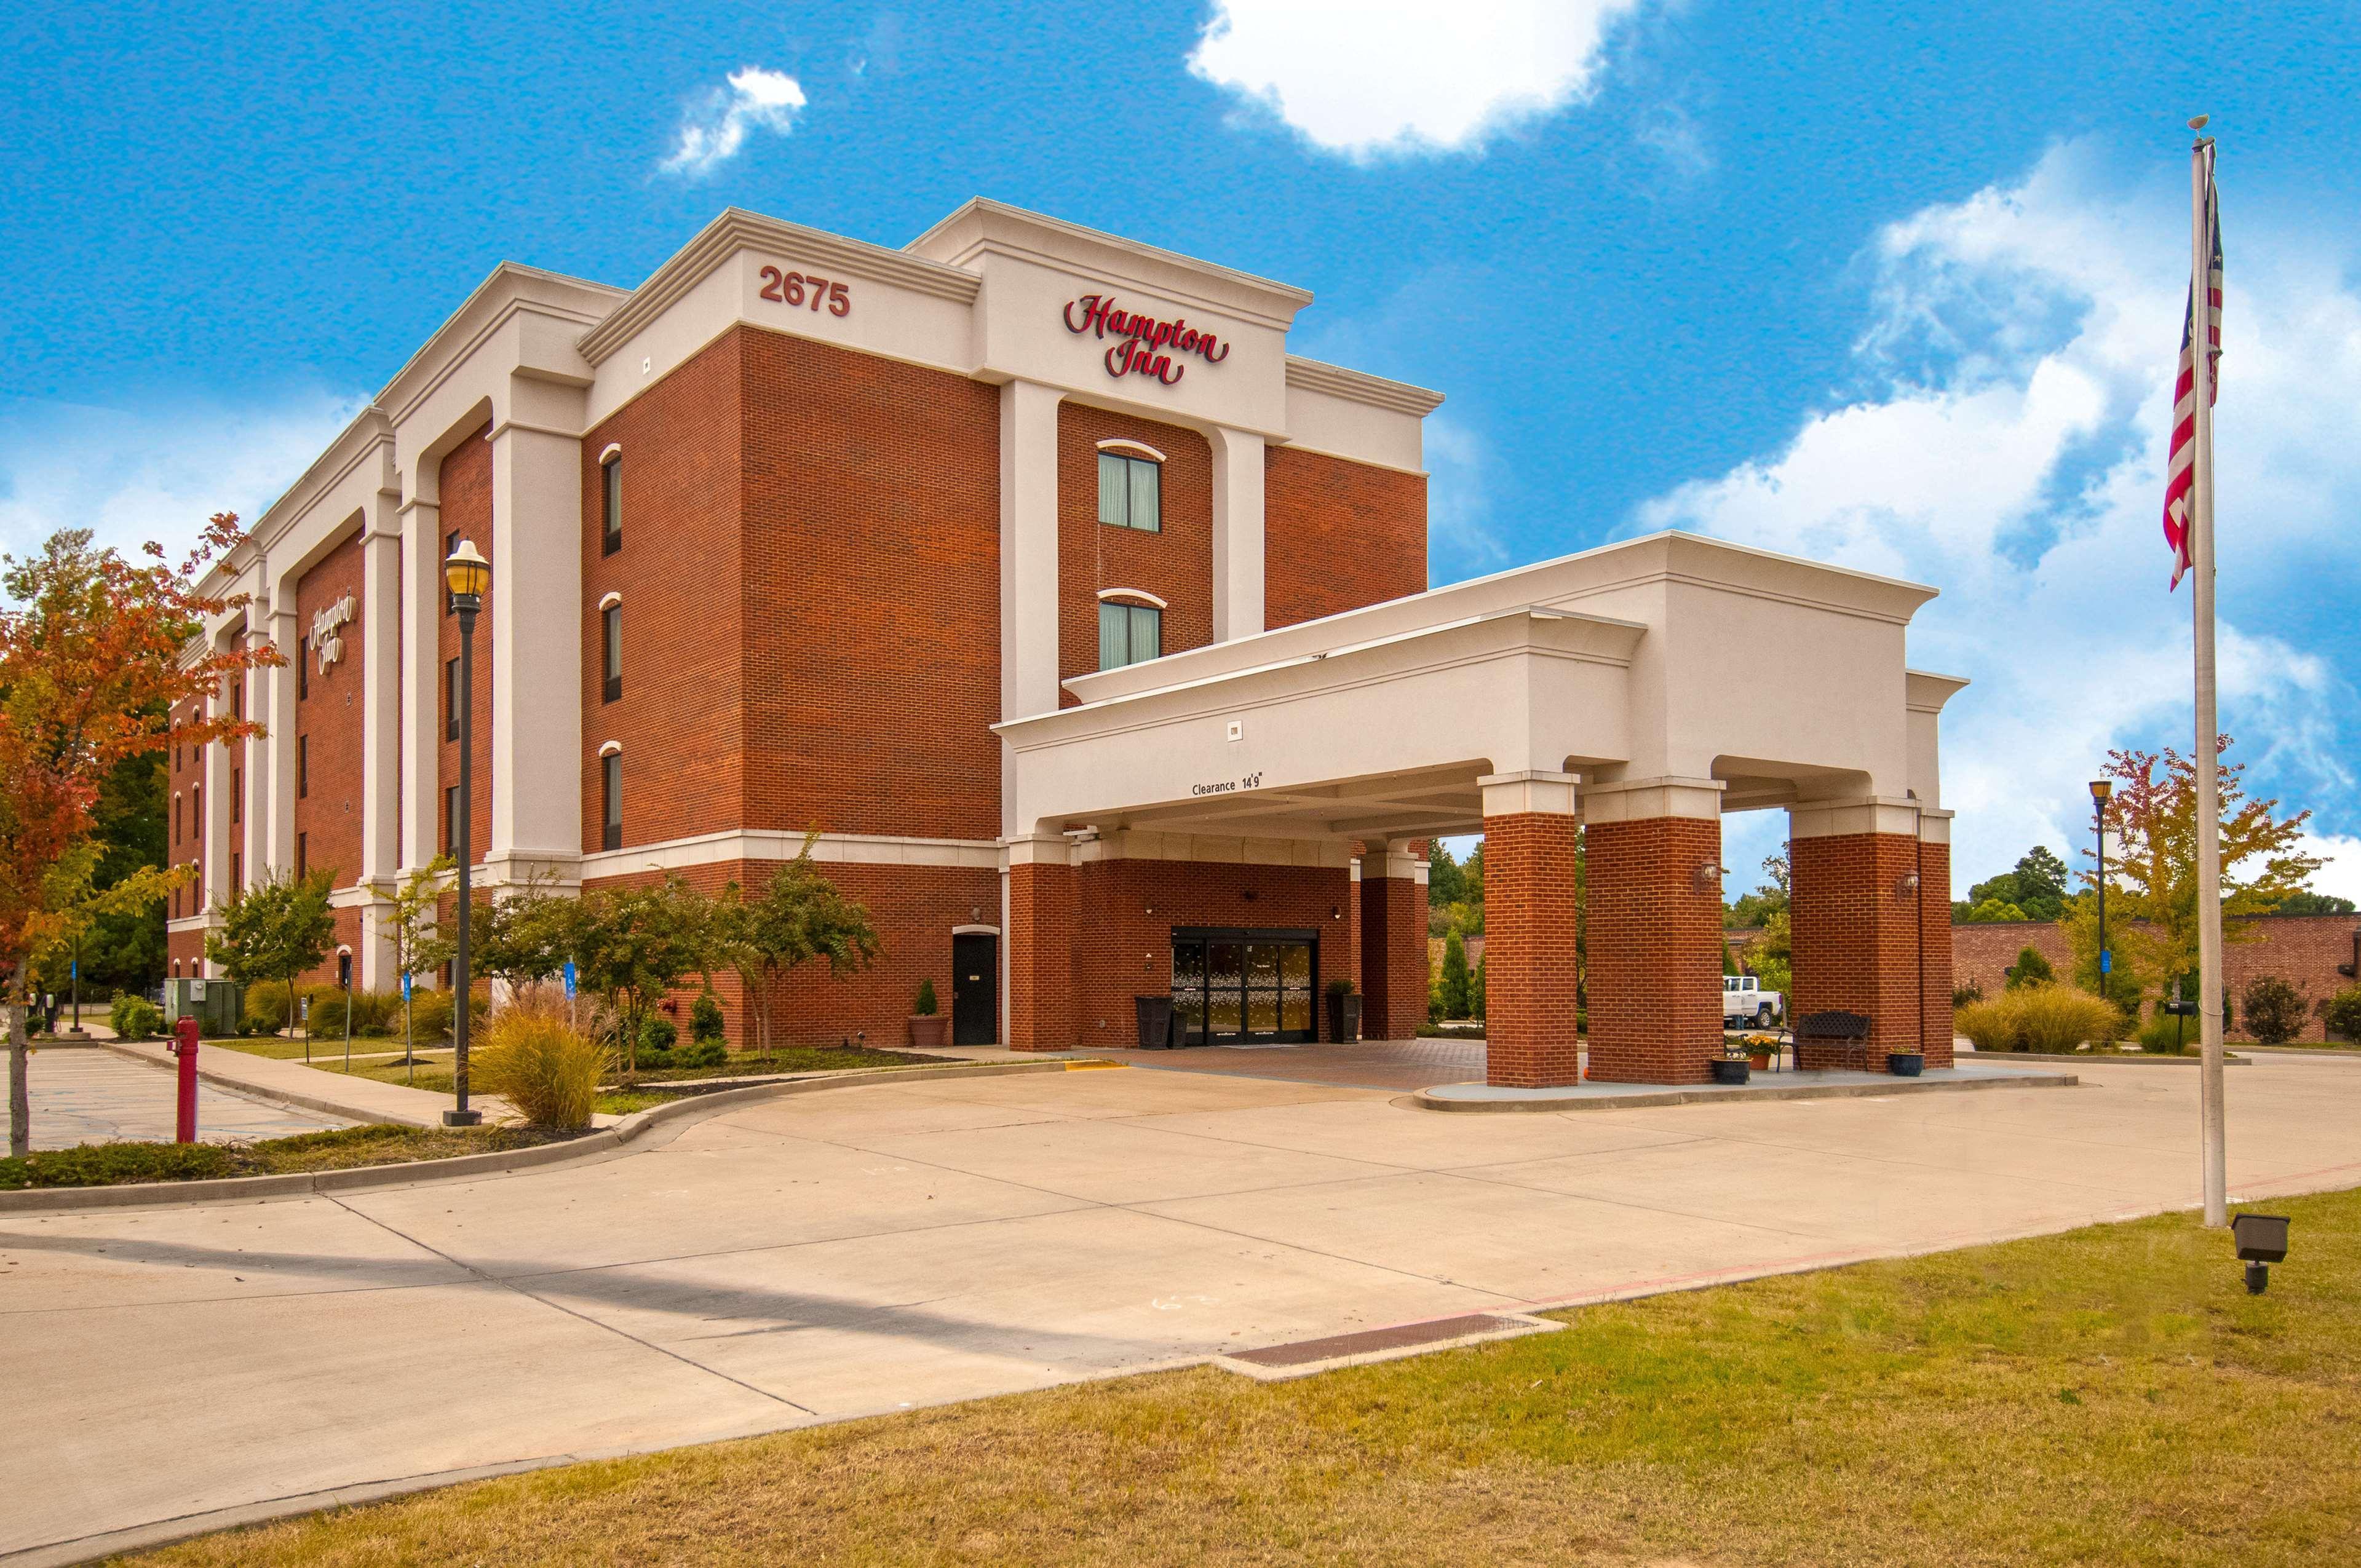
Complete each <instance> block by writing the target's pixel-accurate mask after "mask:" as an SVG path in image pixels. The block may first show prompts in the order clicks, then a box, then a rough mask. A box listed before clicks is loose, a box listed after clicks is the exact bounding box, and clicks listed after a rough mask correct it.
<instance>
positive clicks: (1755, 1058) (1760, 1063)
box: [1746, 1051, 1771, 1072]
mask: <svg viewBox="0 0 2361 1568" xmlns="http://www.w3.org/2000/svg"><path fill="white" fill-rule="evenodd" d="M1746 1065H1747V1066H1749V1067H1751V1068H1752V1069H1754V1070H1755V1071H1757V1072H1768V1071H1770V1070H1771V1053H1770V1052H1769V1051H1750V1052H1749V1053H1747V1057H1746Z"/></svg>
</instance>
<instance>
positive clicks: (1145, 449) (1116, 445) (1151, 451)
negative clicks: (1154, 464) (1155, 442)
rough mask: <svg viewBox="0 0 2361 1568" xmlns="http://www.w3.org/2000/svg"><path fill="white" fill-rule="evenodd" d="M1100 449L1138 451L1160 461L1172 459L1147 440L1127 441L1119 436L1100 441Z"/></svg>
mask: <svg viewBox="0 0 2361 1568" xmlns="http://www.w3.org/2000/svg"><path fill="white" fill-rule="evenodd" d="M1099 450H1100V451H1102V452H1137V453H1138V454H1139V455H1141V456H1143V457H1153V458H1154V459H1156V461H1158V462H1159V463H1164V462H1169V461H1170V459H1169V458H1167V457H1166V456H1165V455H1164V454H1163V453H1161V452H1159V451H1158V450H1156V448H1154V447H1153V446H1150V445H1148V443H1146V442H1145V441H1126V440H1124V439H1122V438H1121V437H1117V438H1115V440H1113V441H1102V442H1100V443H1099Z"/></svg>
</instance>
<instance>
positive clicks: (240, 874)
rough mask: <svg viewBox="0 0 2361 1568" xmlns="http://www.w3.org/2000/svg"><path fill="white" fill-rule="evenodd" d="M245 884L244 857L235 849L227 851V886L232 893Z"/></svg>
mask: <svg viewBox="0 0 2361 1568" xmlns="http://www.w3.org/2000/svg"><path fill="white" fill-rule="evenodd" d="M245 885H246V857H245V856H244V855H242V854H240V853H238V852H237V851H236V850H231V851H230V852H229V887H230V891H231V892H232V893H236V892H237V891H238V890H239V889H240V888H242V887H244V886H245Z"/></svg>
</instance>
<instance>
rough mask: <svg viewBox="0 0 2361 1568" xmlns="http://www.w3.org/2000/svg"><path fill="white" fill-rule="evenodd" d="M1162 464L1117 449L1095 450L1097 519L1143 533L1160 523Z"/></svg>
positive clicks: (1159, 527) (1155, 529)
mask: <svg viewBox="0 0 2361 1568" xmlns="http://www.w3.org/2000/svg"><path fill="white" fill-rule="evenodd" d="M1163 484H1164V466H1163V465H1162V464H1160V463H1158V462H1155V461H1153V460H1152V459H1150V458H1146V457H1126V456H1125V455H1123V454H1122V453H1120V452H1102V453H1100V454H1099V521H1101V522H1104V523H1111V524H1113V525H1114V526H1115V527H1116V528H1137V529H1139V530H1140V531H1142V532H1147V533H1157V532H1161V531H1162V530H1163V527H1164V501H1163Z"/></svg>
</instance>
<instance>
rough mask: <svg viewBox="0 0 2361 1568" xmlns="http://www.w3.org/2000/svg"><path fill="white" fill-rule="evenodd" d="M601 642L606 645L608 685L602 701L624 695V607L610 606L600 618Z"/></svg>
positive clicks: (601, 612)
mask: <svg viewBox="0 0 2361 1568" xmlns="http://www.w3.org/2000/svg"><path fill="white" fill-rule="evenodd" d="M598 629H599V630H598V635H599V641H601V642H602V643H604V644H605V647H606V654H605V660H606V663H605V673H606V685H605V688H604V691H603V694H602V697H601V700H603V701H606V702H612V701H614V700H615V699H616V698H617V697H619V696H622V695H623V607H622V606H621V605H619V604H610V605H609V606H608V607H607V608H606V609H604V610H602V611H600V612H599V616H598Z"/></svg>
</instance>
